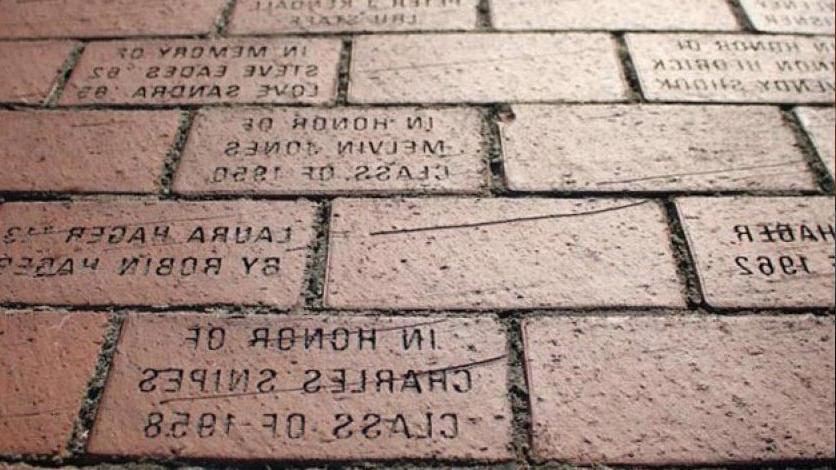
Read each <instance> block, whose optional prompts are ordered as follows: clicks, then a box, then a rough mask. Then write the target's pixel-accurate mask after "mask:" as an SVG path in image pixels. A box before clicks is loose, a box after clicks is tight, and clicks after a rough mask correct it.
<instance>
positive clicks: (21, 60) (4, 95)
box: [0, 41, 77, 104]
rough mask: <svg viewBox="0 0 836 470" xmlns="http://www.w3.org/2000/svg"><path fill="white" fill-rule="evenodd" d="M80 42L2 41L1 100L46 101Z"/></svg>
mask: <svg viewBox="0 0 836 470" xmlns="http://www.w3.org/2000/svg"><path fill="white" fill-rule="evenodd" d="M76 46H77V43H75V42H72V41H19V42H0V64H3V69H2V70H0V102H5V103H32V104H41V103H43V102H44V101H45V100H46V99H47V97H49V94H50V93H52V90H53V88H55V85H56V81H57V79H58V74H59V73H60V72H61V69H62V67H63V66H64V62H66V60H67V59H69V58H70V54H71V53H72V52H73V50H74V49H75V48H76Z"/></svg>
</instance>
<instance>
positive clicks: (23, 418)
mask: <svg viewBox="0 0 836 470" xmlns="http://www.w3.org/2000/svg"><path fill="white" fill-rule="evenodd" d="M106 328H107V318H106V317H105V316H104V315H101V314H87V313H50V312H30V311H26V312H11V311H9V310H0V397H2V399H0V454H63V453H64V450H65V448H66V447H67V444H68V443H69V440H70V435H71V434H72V430H73V424H74V423H75V419H76V417H77V416H78V413H79V411H80V410H81V405H82V402H83V400H84V398H85V397H86V396H87V383H88V381H89V380H90V378H91V377H92V375H93V371H94V370H95V367H96V361H97V360H98V356H99V350H100V349H101V346H102V342H103V341H104V336H105V330H106Z"/></svg>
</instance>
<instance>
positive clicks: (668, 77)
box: [626, 34, 836, 103]
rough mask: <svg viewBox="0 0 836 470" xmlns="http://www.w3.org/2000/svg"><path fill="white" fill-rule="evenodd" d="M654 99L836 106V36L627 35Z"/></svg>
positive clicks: (643, 84) (642, 79) (642, 81)
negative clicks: (835, 61)
mask: <svg viewBox="0 0 836 470" xmlns="http://www.w3.org/2000/svg"><path fill="white" fill-rule="evenodd" d="M626 41H627V45H628V48H629V49H630V54H631V55H632V58H633V63H634V64H635V67H636V71H637V72H638V77H639V82H640V84H641V88H642V93H643V94H644V96H645V98H647V99H648V100H650V101H688V102H734V103H832V102H833V100H834V97H836V95H834V89H835V87H834V79H833V70H834V69H833V53H834V50H835V48H834V40H833V37H826V36H820V37H803V36H771V35H752V34H745V35H728V34H727V35H719V34H714V35H710V34H627V35H626Z"/></svg>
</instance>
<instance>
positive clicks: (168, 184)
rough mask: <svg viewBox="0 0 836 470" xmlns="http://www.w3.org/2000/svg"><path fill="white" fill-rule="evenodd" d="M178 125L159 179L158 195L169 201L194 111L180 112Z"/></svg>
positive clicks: (192, 122)
mask: <svg viewBox="0 0 836 470" xmlns="http://www.w3.org/2000/svg"><path fill="white" fill-rule="evenodd" d="M181 113H182V114H181V116H180V123H179V124H178V126H177V131H176V133H175V134H174V140H173V142H172V143H171V147H170V148H169V150H168V152H167V153H166V158H165V162H164V163H163V172H162V176H161V177H160V195H161V198H163V199H169V198H170V197H171V196H172V195H173V185H174V177H175V176H176V173H177V170H178V169H179V167H180V161H181V159H182V157H183V151H184V150H185V148H186V143H187V142H188V140H189V135H190V134H191V129H192V125H193V124H194V119H195V115H196V114H197V112H196V111H193V110H185V111H181Z"/></svg>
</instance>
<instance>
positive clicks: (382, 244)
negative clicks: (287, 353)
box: [325, 198, 684, 310]
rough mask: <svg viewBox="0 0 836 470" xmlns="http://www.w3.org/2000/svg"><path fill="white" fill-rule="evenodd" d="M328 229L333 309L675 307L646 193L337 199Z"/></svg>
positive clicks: (677, 286) (678, 297)
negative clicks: (634, 196) (640, 197)
mask: <svg viewBox="0 0 836 470" xmlns="http://www.w3.org/2000/svg"><path fill="white" fill-rule="evenodd" d="M330 233H331V236H330V244H329V253H328V273H327V280H326V289H325V304H326V305H327V306H329V307H333V308H341V309H352V308H361V309H363V308H370V309H447V308H449V309H469V310H485V309H494V308H496V309H511V308H514V309H516V308H521V309H529V308H531V309H533V308H546V307H555V308H561V307H599V306H683V305H684V300H683V292H682V286H681V283H680V280H679V277H678V275H677V270H676V264H675V262H674V259H673V255H672V252H671V244H670V240H669V236H670V234H669V232H668V228H667V225H666V222H665V215H664V213H663V211H662V209H661V207H659V206H658V205H657V204H655V203H653V202H651V201H636V200H549V199H453V198H445V199H400V200H380V199H371V200H354V199H353V200H349V199H342V200H337V201H335V202H334V204H333V206H332V218H331V232H330ZM603 285H606V286H607V289H601V286H603ZM372 286H373V287H372Z"/></svg>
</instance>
